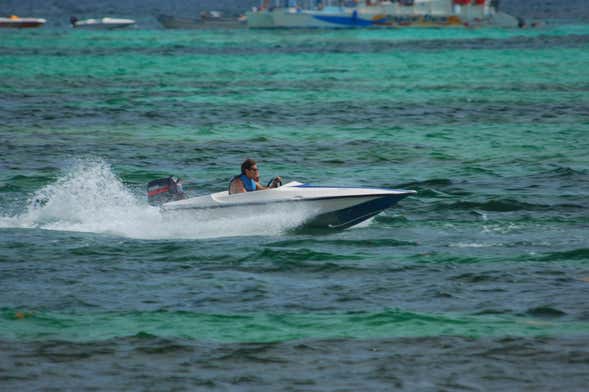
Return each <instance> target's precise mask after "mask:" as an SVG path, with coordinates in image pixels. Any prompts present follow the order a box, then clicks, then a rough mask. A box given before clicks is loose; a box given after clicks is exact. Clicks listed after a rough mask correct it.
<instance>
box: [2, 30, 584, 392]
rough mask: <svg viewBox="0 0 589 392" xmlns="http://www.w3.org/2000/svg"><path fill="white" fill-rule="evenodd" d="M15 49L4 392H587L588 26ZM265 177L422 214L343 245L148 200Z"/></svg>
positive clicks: (5, 245) (269, 35) (399, 214)
mask: <svg viewBox="0 0 589 392" xmlns="http://www.w3.org/2000/svg"><path fill="white" fill-rule="evenodd" d="M1 33H2V35H1V41H0V91H2V94H1V96H0V117H1V120H2V121H1V123H0V288H1V289H2V295H1V296H0V347H1V348H2V349H1V350H0V352H1V354H0V358H1V360H0V382H1V383H2V384H4V385H5V386H6V387H15V386H17V385H18V386H19V387H21V388H22V387H25V388H26V389H43V388H44V386H45V385H53V386H55V388H57V389H60V388H61V389H80V388H88V389H90V388H94V389H99V390H113V389H120V388H124V389H140V390H143V389H150V388H154V387H155V388H156V389H178V390H194V389H199V388H207V389H214V390H236V389H244V390H260V389H268V388H269V389H272V387H274V388H276V386H277V385H280V386H281V390H329V391H331V390H334V391H335V390H358V389H360V388H361V389H365V390H391V388H393V389H401V390H411V391H415V390H428V391H429V390H432V391H433V390H461V389H470V390H472V389H474V390H517V389H522V388H527V389H533V390H553V389H555V388H559V389H564V390H584V388H585V387H586V385H587V381H589V379H588V376H587V372H586V366H587V364H588V363H589V351H588V350H587V348H586V347H587V343H588V337H589V310H588V307H587V304H586V303H587V298H588V294H589V240H588V238H589V214H588V213H587V211H588V208H589V197H588V196H589V159H588V158H587V156H588V153H589V136H588V135H589V133H588V132H589V78H588V76H589V73H588V71H587V67H588V66H589V51H588V49H589V27H588V26H586V25H577V26H574V25H572V26H551V27H547V28H543V29H529V30H494V29H479V30H467V29H447V30H442V29H406V30H349V31H295V32H293V31H278V32H265V31H247V30H231V31H223V30H208V31H207V30H202V31H162V30H135V31H113V32H78V31H67V32H66V31H61V30H38V31H33V32H29V31H13V32H1ZM246 157H253V158H255V159H256V160H257V161H258V166H259V167H260V169H261V175H262V180H263V182H265V181H267V180H268V179H269V178H271V177H272V176H275V175H281V176H282V177H283V178H284V179H285V180H287V181H290V180H296V181H301V182H311V183H315V184H332V185H333V184H335V185H361V186H376V187H390V188H405V189H415V190H416V191H417V194H416V195H415V196H413V197H410V198H407V199H405V200H403V201H402V202H401V203H399V205H398V206H396V207H395V208H394V209H391V210H388V211H385V212H384V213H382V214H381V215H379V216H377V217H375V218H373V219H372V220H370V221H368V222H366V223H363V224H361V225H359V226H358V227H354V228H351V229H349V230H345V231H342V232H336V233H331V234H326V233H301V232H295V231H293V230H292V228H293V227H294V226H296V225H297V224H298V223H300V221H301V219H303V218H304V217H301V216H296V215H294V214H289V213H288V212H285V211H268V213H267V214H264V215H262V216H249V215H247V214H245V215H244V216H240V217H238V218H237V219H232V220H211V219H205V218H204V217H200V218H199V217H194V216H191V217H175V218H174V219H170V218H169V217H166V216H165V215H162V214H161V213H160V211H159V210H158V209H157V208H154V207H150V206H149V205H148V204H147V202H146V200H145V194H144V192H145V185H146V183H147V182H148V181H150V180H152V179H155V178H158V177H161V176H166V175H170V174H174V175H177V176H180V177H182V178H184V179H185V181H186V185H185V188H186V190H187V191H188V192H189V193H191V194H194V195H197V194H206V193H210V192H214V191H219V190H223V189H225V188H226V186H227V182H228V179H229V178H231V177H232V176H233V175H234V174H236V173H237V172H238V170H239V165H240V163H241V162H242V161H243V159H245V158H246ZM522 358H525V360H522ZM67 380H70V381H67Z"/></svg>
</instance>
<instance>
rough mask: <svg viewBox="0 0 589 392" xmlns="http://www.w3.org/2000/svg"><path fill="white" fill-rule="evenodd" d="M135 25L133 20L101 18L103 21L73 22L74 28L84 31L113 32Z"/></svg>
mask: <svg viewBox="0 0 589 392" xmlns="http://www.w3.org/2000/svg"><path fill="white" fill-rule="evenodd" d="M133 25H135V21H134V20H133V19H118V18H101V19H84V20H76V21H72V26H73V27H74V28H76V29H84V30H113V29H122V28H125V27H130V26H133Z"/></svg>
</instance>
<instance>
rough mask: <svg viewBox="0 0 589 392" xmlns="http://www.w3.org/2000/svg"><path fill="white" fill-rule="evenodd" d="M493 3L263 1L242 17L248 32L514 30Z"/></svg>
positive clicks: (446, 0) (469, 0)
mask: <svg viewBox="0 0 589 392" xmlns="http://www.w3.org/2000/svg"><path fill="white" fill-rule="evenodd" d="M333 3H336V5H333ZM497 6H498V1H497V0H393V1H390V0H386V1H377V0H372V1H370V0H358V1H354V2H340V1H337V2H336V1H330V0H327V1H326V2H321V1H319V2H317V1H306V2H304V1H293V0H289V1H287V3H286V4H283V3H282V2H281V1H279V0H277V1H276V2H275V4H274V5H273V6H271V5H270V1H269V0H263V1H262V4H261V5H260V7H258V8H254V9H253V10H252V11H250V12H248V13H247V14H246V16H247V23H248V26H249V27H251V28H350V27H406V26H413V27H452V26H467V27H468V26H483V25H488V26H501V27H517V26H518V25H519V21H518V19H517V18H515V17H513V16H511V15H508V14H505V13H502V12H500V11H498V10H497Z"/></svg>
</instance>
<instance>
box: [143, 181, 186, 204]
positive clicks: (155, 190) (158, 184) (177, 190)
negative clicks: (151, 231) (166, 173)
mask: <svg viewBox="0 0 589 392" xmlns="http://www.w3.org/2000/svg"><path fill="white" fill-rule="evenodd" d="M185 198H186V195H185V194H184V190H183V189H182V180H181V179H179V178H176V177H172V176H171V177H168V178H160V179H158V180H153V181H151V182H150V183H149V184H147V202H148V203H149V204H151V205H152V206H158V205H160V204H164V203H167V202H169V201H175V200H182V199H185Z"/></svg>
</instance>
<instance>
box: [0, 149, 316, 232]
mask: <svg viewBox="0 0 589 392" xmlns="http://www.w3.org/2000/svg"><path fill="white" fill-rule="evenodd" d="M305 218H306V214H305V212H304V211H298V212H293V211H289V212H288V213H286V211H284V213H280V211H269V212H268V214H267V215H255V216H254V215H248V214H247V211H246V212H244V213H243V214H240V216H238V217H232V218H223V219H215V217H214V216H210V215H207V214H203V215H199V214H197V213H190V214H186V215H181V214H165V213H162V212H161V210H160V209H159V208H158V207H153V206H150V205H149V204H147V201H146V198H145V195H144V194H143V193H142V194H141V195H137V194H134V193H133V192H132V191H131V190H130V189H128V188H127V187H126V186H125V185H124V184H123V182H122V181H121V180H120V179H119V178H118V177H117V176H116V175H115V174H114V173H113V171H112V169H111V167H110V165H108V164H107V163H106V162H104V161H101V160H84V161H78V162H76V163H75V164H74V165H73V166H72V167H70V168H69V169H68V170H67V171H66V172H65V173H64V175H63V176H61V177H60V178H58V179H57V180H56V181H55V182H54V183H51V184H48V185H46V186H45V187H43V188H42V189H40V190H38V191H37V192H35V193H34V194H33V195H32V196H31V197H30V198H29V200H28V202H27V206H26V208H25V211H24V212H22V213H20V214H16V215H12V216H2V215H0V228H39V229H46V230H60V231H75V232H90V233H100V234H109V235H117V236H122V237H130V238H138V239H198V238H212V237H225V236H244V235H279V234H282V233H284V232H286V231H288V230H290V229H292V228H294V227H296V226H298V225H300V224H301V223H302V222H303V221H304V219H305Z"/></svg>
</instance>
